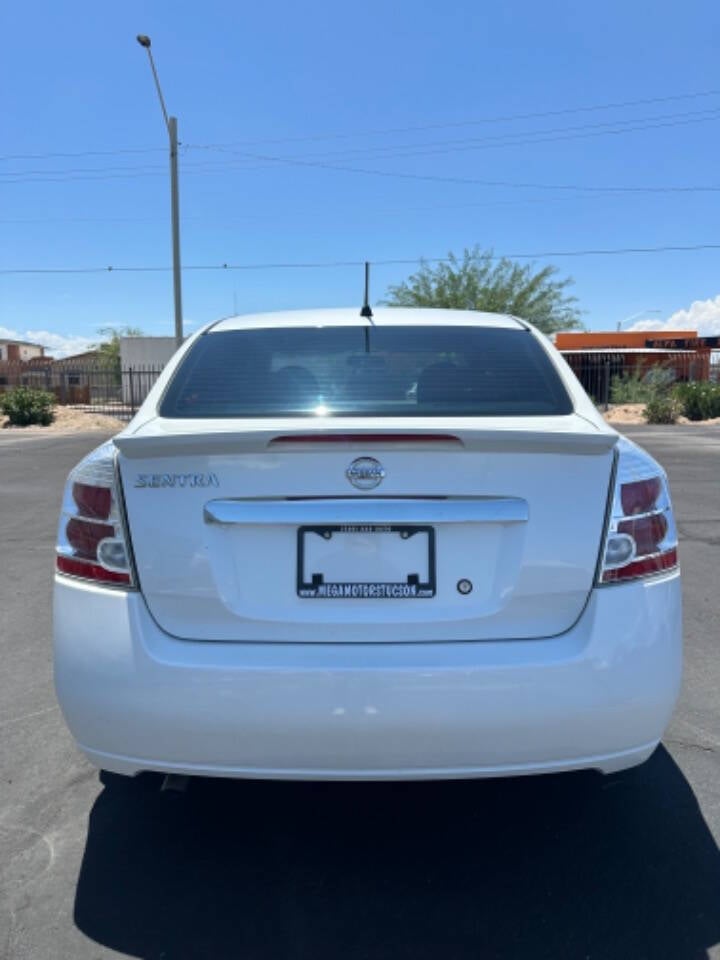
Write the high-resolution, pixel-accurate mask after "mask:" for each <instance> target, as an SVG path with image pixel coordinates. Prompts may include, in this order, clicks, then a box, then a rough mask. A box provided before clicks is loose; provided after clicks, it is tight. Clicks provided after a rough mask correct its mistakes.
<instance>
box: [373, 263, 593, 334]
mask: <svg viewBox="0 0 720 960" xmlns="http://www.w3.org/2000/svg"><path fill="white" fill-rule="evenodd" d="M557 273H558V270H557V267H552V266H548V267H543V268H542V269H541V270H537V269H536V268H535V267H534V266H533V265H532V264H520V263H515V262H514V261H513V260H510V259H509V258H508V257H501V258H500V259H497V258H496V257H495V256H494V255H493V252H492V250H481V249H480V248H479V247H473V248H472V249H466V250H465V251H464V253H463V256H462V258H460V257H457V256H455V254H453V253H450V254H448V259H447V261H446V262H444V263H439V264H437V265H434V266H430V264H428V263H426V262H424V261H423V262H422V263H421V266H420V269H419V270H418V271H417V273H414V274H412V276H410V277H408V279H407V280H405V281H403V282H402V283H399V284H397V285H394V286H391V287H389V288H388V292H387V299H386V300H385V301H384V302H385V303H386V304H387V305H388V306H391V307H446V308H449V309H453V310H484V311H487V312H489V313H509V314H512V315H513V316H516V317H521V318H523V319H525V320H529V321H530V323H533V324H535V326H536V327H538V328H539V329H540V330H542V331H543V332H544V333H547V334H550V333H555V332H556V331H557V330H571V329H573V328H577V327H580V326H581V323H580V311H579V309H578V306H577V303H578V301H577V298H576V297H573V296H571V295H570V294H568V293H567V288H568V287H569V286H571V285H572V283H573V281H572V278H570V277H566V278H564V279H562V278H558V276H557Z"/></svg>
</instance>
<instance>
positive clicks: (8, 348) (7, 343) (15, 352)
mask: <svg viewBox="0 0 720 960" xmlns="http://www.w3.org/2000/svg"><path fill="white" fill-rule="evenodd" d="M44 356H45V347H43V346H41V345H40V344H39V343H30V342H29V341H28V340H0V361H7V362H8V363H26V362H27V361H28V360H35V359H37V358H38V357H44Z"/></svg>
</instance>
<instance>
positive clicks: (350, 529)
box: [55, 310, 681, 779]
mask: <svg viewBox="0 0 720 960" xmlns="http://www.w3.org/2000/svg"><path fill="white" fill-rule="evenodd" d="M57 566H58V570H57V576H56V584H55V666H56V670H55V675H56V686H57V691H58V697H59V700H60V703H61V706H62V708H63V712H64V715H65V718H66V720H67V722H68V725H69V727H70V729H71V731H72V733H73V734H74V736H75V738H76V740H77V742H78V744H79V746H80V747H81V749H82V750H83V751H84V752H85V753H86V754H87V755H88V756H89V757H90V759H91V760H92V761H93V762H94V763H96V764H97V765H98V766H100V767H103V768H105V769H109V770H113V771H117V772H122V773H130V774H132V773H137V772H139V771H143V770H156V771H166V772H179V773H190V774H193V773H194V774H207V775H218V776H239V777H242V776H246V777H297V778H331V779H344V778H345V779H361V778H368V779H381V778H420V777H463V776H483V775H503V774H517V773H539V772H545V771H551V770H568V769H578V768H586V767H591V768H596V769H599V770H602V771H604V772H610V771H613V770H618V769H622V768H624V767H627V766H632V765H634V764H637V763H640V762H642V761H643V760H644V759H646V758H647V757H648V756H649V755H650V753H651V752H652V750H653V749H654V748H655V746H656V745H657V743H658V741H659V739H660V737H661V736H662V733H663V731H664V729H665V726H666V724H667V722H668V719H669V717H670V714H671V712H672V709H673V706H674V702H675V699H676V697H677V692H678V686H679V680H680V672H681V623H680V615H681V612H680V591H679V572H678V568H677V535H676V531H675V524H674V521H673V516H672V509H671V505H670V500H669V494H668V490H667V483H666V479H665V476H664V474H663V472H662V470H661V468H660V467H659V466H658V464H657V463H655V462H654V461H653V460H652V459H651V458H650V457H649V456H648V455H647V454H646V453H644V451H642V450H640V449H639V448H638V447H635V446H633V445H632V444H630V443H629V442H628V441H626V440H623V439H621V438H619V437H618V435H617V434H616V433H615V432H614V431H612V430H611V429H610V428H609V427H607V425H606V424H605V423H604V421H603V420H602V418H601V417H599V415H598V414H597V413H596V411H595V409H594V407H593V405H592V403H591V402H590V401H589V400H588V398H587V397H586V396H585V394H584V392H583V391H582V388H581V387H580V386H579V384H578V383H577V381H576V380H575V378H574V377H573V375H572V373H571V372H570V371H569V369H568V368H567V367H566V365H565V364H564V362H563V361H562V359H561V358H560V357H559V355H557V354H556V353H555V351H554V350H553V348H552V347H551V346H550V345H549V343H548V342H547V341H546V340H545V338H544V337H542V335H540V334H537V333H536V332H535V331H534V330H533V329H532V328H530V327H528V325H526V324H524V323H522V322H520V321H517V320H515V319H513V318H508V317H501V316H494V315H485V314H473V313H451V312H445V311H415V310H412V311H403V310H386V311H378V313H377V315H376V316H375V317H374V318H372V319H370V320H369V319H367V318H361V317H359V316H358V315H357V313H356V312H354V311H353V312H351V311H317V312H312V313H307V314H305V313H303V314H278V315H268V316H265V317H263V316H257V317H251V318H233V319H231V320H226V321H222V322H220V323H218V324H216V325H214V326H212V327H210V328H207V329H206V330H205V331H202V332H201V333H200V334H198V335H196V336H195V337H194V338H192V340H191V341H190V342H189V343H187V344H186V345H185V346H184V347H183V349H182V350H181V351H180V352H179V354H178V355H177V356H176V358H174V360H173V362H172V363H171V364H170V366H169V367H168V368H167V369H166V371H165V373H164V374H163V376H162V378H161V380H160V381H159V382H158V384H157V385H156V387H155V388H154V390H153V391H152V393H151V394H150V396H149V397H148V399H147V401H146V402H145V404H144V405H143V408H142V409H141V411H140V413H139V414H138V416H137V417H136V418H135V420H134V421H133V422H132V423H131V424H130V425H129V426H128V428H127V429H126V430H125V431H123V433H121V434H120V435H119V436H117V437H116V438H115V439H114V442H110V443H108V444H106V445H104V446H103V447H102V448H100V449H99V450H98V451H96V452H95V453H94V454H93V455H91V456H90V457H89V458H87V459H86V460H85V461H83V462H82V463H81V464H80V465H79V466H78V467H77V468H76V470H75V471H74V472H73V474H71V477H70V478H69V481H68V486H67V489H66V493H65V499H64V504H63V513H62V516H61V520H60V533H59V542H58V559H57Z"/></svg>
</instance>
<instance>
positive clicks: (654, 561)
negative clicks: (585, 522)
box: [599, 441, 678, 583]
mask: <svg viewBox="0 0 720 960" xmlns="http://www.w3.org/2000/svg"><path fill="white" fill-rule="evenodd" d="M619 447H620V453H619V457H618V469H617V476H616V479H615V490H614V492H613V500H612V507H611V515H610V522H609V524H608V532H607V537H606V540H605V548H604V552H603V561H602V565H601V569H600V575H599V582H600V583H619V582H622V581H625V580H636V579H638V578H639V577H649V576H654V575H656V574H658V573H663V572H666V571H668V570H673V569H674V568H675V567H677V565H678V555H677V545H678V540H677V529H676V527H675V518H674V517H673V511H672V504H671V502H670V491H669V490H668V485H667V479H666V477H665V474H664V473H663V472H662V470H661V468H660V467H659V465H658V464H657V463H656V462H655V461H654V460H653V459H652V458H651V457H649V456H648V455H647V454H646V453H645V452H644V451H642V450H640V449H639V448H638V447H635V446H634V444H630V443H628V442H627V441H622V442H621V443H620V444H619Z"/></svg>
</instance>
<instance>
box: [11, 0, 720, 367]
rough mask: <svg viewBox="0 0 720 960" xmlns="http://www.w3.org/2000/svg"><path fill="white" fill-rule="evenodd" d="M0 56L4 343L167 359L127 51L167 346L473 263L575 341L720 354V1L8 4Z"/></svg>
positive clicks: (375, 295)
mask: <svg viewBox="0 0 720 960" xmlns="http://www.w3.org/2000/svg"><path fill="white" fill-rule="evenodd" d="M0 28H1V29H2V35H3V37H4V42H3V55H2V58H0V111H1V115H2V118H3V121H2V124H0V158H1V159H0V336H11V335H15V336H18V337H22V338H26V339H31V340H37V341H39V342H42V343H44V344H46V345H47V346H48V347H49V348H51V349H52V350H53V352H55V353H56V355H61V354H67V353H72V352H77V351H79V350H81V349H84V348H85V347H86V346H87V345H88V344H91V343H93V342H95V341H97V339H98V330H99V329H100V328H106V327H122V326H128V325H129V326H133V327H137V328H140V329H141V330H142V331H143V332H144V333H147V334H152V335H156V336H157V335H162V334H171V333H172V331H173V299H172V275H171V272H170V264H171V248H170V225H169V178H168V158H167V135H166V131H165V128H164V125H163V118H162V115H161V112H160V107H159V104H158V102H157V97H156V93H155V89H154V86H153V80H152V75H151V73H150V68H149V65H148V62H147V56H146V53H145V51H144V50H143V49H142V48H141V47H140V46H139V45H138V44H137V43H136V41H135V36H136V34H137V33H145V34H149V35H150V36H151V38H152V44H153V46H152V49H153V53H154V56H155V61H156V64H157V68H158V72H159V75H160V79H161V83H162V86H163V90H164V93H165V98H166V101H167V105H168V110H169V112H170V113H171V114H174V115H176V116H177V117H178V125H179V134H180V141H181V144H182V146H181V153H180V207H181V218H182V221H181V223H182V232H181V243H182V259H183V265H184V271H183V297H184V318H185V324H186V329H187V330H192V329H195V328H196V327H197V326H198V325H200V324H203V323H206V322H208V321H210V320H213V319H216V318H218V317H221V316H225V315H228V314H231V313H234V312H238V313H245V312H254V311H258V310H275V309H290V308H295V307H297V308H306V307H314V306H316V307H327V306H347V305H353V304H357V305H358V307H359V306H360V303H361V298H362V268H361V266H360V265H359V264H360V263H361V262H362V261H364V260H370V261H371V262H372V263H373V267H372V272H371V298H372V300H373V301H377V300H380V299H382V297H383V296H384V295H385V293H386V291H387V287H388V285H389V284H392V283H398V282H400V281H402V280H403V279H405V278H406V277H407V276H408V275H409V274H410V273H412V272H413V271H414V269H416V266H415V264H414V262H415V261H417V260H418V259H419V258H422V257H425V258H435V257H444V256H446V255H447V253H448V251H455V252H461V251H462V250H463V248H465V247H471V246H473V245H475V244H477V245H479V246H481V247H483V248H492V249H493V250H494V251H495V252H496V253H497V254H498V255H500V254H509V255H523V256H526V255H529V259H528V260H527V261H524V262H532V263H535V264H536V265H537V266H544V265H546V264H552V265H554V266H556V267H557V268H558V271H559V275H560V276H571V277H573V278H574V281H575V284H574V288H573V292H574V294H575V295H576V296H577V297H578V299H579V302H580V307H581V309H582V310H583V322H584V324H585V325H586V326H587V327H588V328H589V329H613V328H615V327H616V326H617V324H618V323H619V322H623V323H624V324H625V326H626V327H631V326H634V325H635V324H639V325H641V326H642V325H643V324H645V325H646V326H647V325H652V326H653V327H658V326H663V325H664V326H666V327H670V326H682V327H684V328H688V329H689V328H691V327H694V326H695V325H697V326H700V328H701V332H706V333H712V332H716V333H720V226H718V219H719V217H718V214H719V213H720V172H719V171H718V162H719V159H720V76H719V75H718V72H717V36H718V29H719V28H720V5H719V4H718V3H717V2H716V0H686V2H684V3H683V4H679V3H677V2H676V0H648V2H646V0H630V2H628V0H623V2H617V0H603V2H602V3H597V2H596V3H578V2H577V0H567V2H559V0H544V2H543V3H537V2H536V0H506V2H504V3H495V4H490V3H478V2H477V0H449V2H448V0H445V2H444V3H439V2H437V0H426V2H424V3H420V2H418V0H414V2H409V0H397V2H392V0H384V2H378V0H366V2H364V3H362V4H360V5H358V4H349V3H338V2H337V0H336V2H307V3H304V4H298V3H291V2H286V0H277V2H274V3H273V2H270V3H264V4H238V3H235V2H233V3H231V2H226V0H205V2H203V3H202V4H192V5H191V4H180V3H178V2H177V0H175V2H173V3H170V2H165V0H154V2H152V3H147V2H146V3H140V2H136V0H124V2H123V3H122V4H98V3H97V2H93V3H86V2H74V0H67V2H65V3H63V4H58V3H55V2H53V3H51V2H48V0H39V2H38V0H36V2H33V0H30V2H28V3H25V4H4V5H3V8H2V12H1V13H0ZM659 247H681V248H688V247H690V248H693V249H681V250H658V249H657V248H659ZM628 248H634V249H637V248H643V249H647V248H652V250H651V252H639V253H629V252H625V253H622V252H618V251H623V250H627V249H628ZM597 250H612V251H615V252H614V253H612V254H608V253H605V254H602V255H598V254H588V251H597ZM383 261H406V262H402V263H397V262H395V263H383ZM408 261H409V262H408ZM223 264H229V265H232V266H235V267H242V269H226V268H225V269H222V268H221V267H222V265H223ZM277 264H294V265H296V266H292V267H289V268H282V269H281V268H278V267H277V266H273V265H277ZM308 264H310V266H308ZM328 264H335V265H334V266H328ZM338 264H339V265H338ZM347 264H349V265H347ZM259 265H262V267H261V268H257V267H258V266H259ZM297 265H305V266H297ZM110 266H112V267H113V268H114V269H113V270H112V271H109V270H108V269H107V267H110ZM206 267H214V268H215V267H217V268H221V269H193V268H206ZM250 267H253V269H250ZM121 268H133V269H132V270H128V269H121ZM138 268H142V269H138ZM147 268H155V269H152V270H148V269H147ZM84 270H95V271H96V272H74V271H84ZM42 271H49V272H42ZM52 271H67V272H52Z"/></svg>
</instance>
